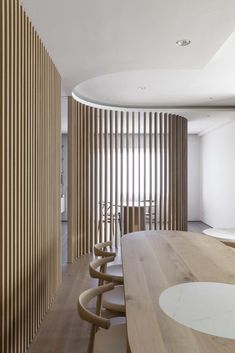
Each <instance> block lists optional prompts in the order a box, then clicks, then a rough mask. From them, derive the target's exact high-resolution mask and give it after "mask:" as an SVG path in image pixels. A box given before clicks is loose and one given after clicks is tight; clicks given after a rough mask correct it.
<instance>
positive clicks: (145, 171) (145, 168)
mask: <svg viewBox="0 0 235 353" xmlns="http://www.w3.org/2000/svg"><path fill="white" fill-rule="evenodd" d="M146 173H147V164H146V112H144V227H145V229H146V186H147V184H146V182H147V177H146Z"/></svg>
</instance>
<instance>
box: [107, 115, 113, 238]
mask: <svg viewBox="0 0 235 353" xmlns="http://www.w3.org/2000/svg"><path fill="white" fill-rule="evenodd" d="M109 119H110V120H109V127H110V145H109V146H110V147H109V155H110V168H109V170H110V172H109V173H110V184H109V192H110V240H111V241H112V240H113V235H114V234H113V228H114V227H113V209H114V207H113V169H114V165H113V154H114V150H113V120H114V116H113V112H112V111H111V112H110V113H109ZM106 177H107V176H106Z"/></svg>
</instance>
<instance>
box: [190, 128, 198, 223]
mask: <svg viewBox="0 0 235 353" xmlns="http://www.w3.org/2000/svg"><path fill="white" fill-rule="evenodd" d="M188 220H189V221H198V220H200V137H199V136H198V135H188Z"/></svg>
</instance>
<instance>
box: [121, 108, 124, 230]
mask: <svg viewBox="0 0 235 353" xmlns="http://www.w3.org/2000/svg"><path fill="white" fill-rule="evenodd" d="M123 120H124V113H123V112H121V142H120V144H121V146H120V147H121V188H120V193H121V236H122V235H123V169H124V163H123V127H124V122H123Z"/></svg>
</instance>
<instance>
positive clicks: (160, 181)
mask: <svg viewBox="0 0 235 353" xmlns="http://www.w3.org/2000/svg"><path fill="white" fill-rule="evenodd" d="M162 125H163V123H162V113H160V115H159V159H160V160H159V185H160V186H159V193H160V195H159V229H162V219H163V217H162V213H163V212H162V204H163V202H162V201H163V148H162V145H163V131H162V129H163V127H162Z"/></svg>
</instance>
